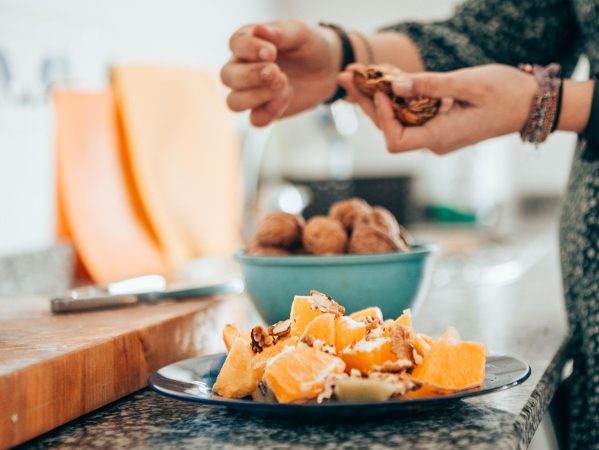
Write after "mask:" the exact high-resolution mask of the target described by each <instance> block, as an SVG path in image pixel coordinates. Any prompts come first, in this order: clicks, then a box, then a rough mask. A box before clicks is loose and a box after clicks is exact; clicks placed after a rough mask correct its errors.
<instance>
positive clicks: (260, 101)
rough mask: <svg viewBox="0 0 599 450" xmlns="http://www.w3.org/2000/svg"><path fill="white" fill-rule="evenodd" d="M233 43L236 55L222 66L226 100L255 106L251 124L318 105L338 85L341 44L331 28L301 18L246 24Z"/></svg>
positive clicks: (235, 107)
mask: <svg viewBox="0 0 599 450" xmlns="http://www.w3.org/2000/svg"><path fill="white" fill-rule="evenodd" d="M229 44H230V47H231V51H232V53H233V55H232V57H231V59H230V60H229V62H228V63H227V64H226V65H225V66H224V67H223V68H222V70H221V79H222V81H223V83H224V84H225V85H226V86H228V87H229V88H231V92H230V93H229V95H228V97H227V104H228V105H229V107H230V108H231V109H232V110H233V111H245V110H248V109H249V110H251V115H250V118H251V122H252V124H253V125H256V126H265V125H268V124H269V123H271V122H272V121H273V120H275V119H277V118H279V117H285V116H290V115H293V114H297V113H299V112H302V111H305V110H307V109H310V108H314V107H315V106H317V105H319V104H320V103H322V102H323V101H325V100H326V99H327V98H329V97H331V96H332V95H333V94H334V93H335V90H336V89H337V74H338V72H339V65H340V62H341V44H340V42H339V39H338V37H337V36H336V34H335V33H334V32H333V31H332V30H330V29H328V28H325V27H319V26H315V25H309V24H306V23H304V22H301V21H299V20H284V21H277V22H270V23H266V24H257V25H246V26H244V27H242V28H240V29H239V30H237V31H236V32H235V33H234V34H233V36H231V39H230V42H229Z"/></svg>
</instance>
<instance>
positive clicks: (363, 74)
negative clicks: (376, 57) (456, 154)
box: [354, 65, 441, 125]
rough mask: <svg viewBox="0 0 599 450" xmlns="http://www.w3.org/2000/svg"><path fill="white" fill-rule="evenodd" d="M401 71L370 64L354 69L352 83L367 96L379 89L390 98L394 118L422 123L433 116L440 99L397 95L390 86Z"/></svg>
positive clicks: (439, 104) (406, 123) (404, 121)
mask: <svg viewBox="0 0 599 450" xmlns="http://www.w3.org/2000/svg"><path fill="white" fill-rule="evenodd" d="M400 74H401V71H400V70H399V69H397V68H395V67H393V66H387V65H370V66H364V67H361V68H355V69H354V85H355V86H356V88H357V89H358V90H359V91H360V92H362V93H363V94H364V95H367V96H368V97H371V98H372V97H373V96H374V93H375V92H377V91H380V92H382V93H384V94H386V95H387V97H389V98H390V99H391V102H392V104H393V112H394V113H395V118H396V119H397V120H399V121H400V122H401V123H403V124H404V125H422V124H423V123H425V122H426V121H428V120H430V119H432V118H433V117H435V115H436V114H437V112H438V111H439V107H440V106H441V100H439V99H435V98H426V97H420V98H403V97H398V96H397V95H395V93H394V92H393V89H392V88H391V83H392V82H393V80H394V79H395V78H396V77H397V76H398V75H400Z"/></svg>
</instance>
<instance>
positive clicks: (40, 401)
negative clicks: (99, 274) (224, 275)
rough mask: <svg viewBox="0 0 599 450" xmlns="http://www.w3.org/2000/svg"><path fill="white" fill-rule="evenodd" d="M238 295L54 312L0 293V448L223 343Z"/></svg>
mask: <svg viewBox="0 0 599 450" xmlns="http://www.w3.org/2000/svg"><path fill="white" fill-rule="evenodd" d="M251 313H252V309H251V307H250V306H249V302H248V301H247V300H246V299H245V298H243V297H240V296H227V297H221V298H215V297H211V298H209V299H197V300H186V301H178V302H176V301H168V302H163V303H160V304H157V305H141V306H134V307H130V308H124V309H114V310H107V311H97V312H88V313H78V314H67V315H61V316H56V315H52V314H51V313H50V312H49V305H48V300H47V299H45V298H0V449H4V448H8V447H11V446H14V445H17V444H19V443H22V442H25V441H27V440H29V439H31V438H33V437H35V436H38V435H40V434H42V433H45V432H47V431H49V430H51V429H53V428H55V427H57V426H59V425H61V424H64V423H66V422H68V421H70V420H73V419H75V418H77V417H79V416H81V415H83V414H85V413H87V412H89V411H92V410H94V409H96V408H99V407H101V406H103V405H106V404H107V403H110V402H112V401H114V400H117V399H119V398H121V397H124V396H125V395H127V394H130V393H132V392H134V391H136V390H139V389H141V388H143V387H144V386H146V382H147V378H148V375H149V374H150V373H152V372H153V371H155V370H157V369H158V368H160V367H162V366H164V365H166V364H169V363H171V362H174V361H177V360H180V359H184V358H189V357H191V356H194V355H198V354H207V353H213V352H216V351H221V350H222V349H223V346H222V343H221V332H220V330H222V327H223V326H224V324H225V323H229V322H235V323H239V324H244V323H246V321H247V318H248V314H249V315H251Z"/></svg>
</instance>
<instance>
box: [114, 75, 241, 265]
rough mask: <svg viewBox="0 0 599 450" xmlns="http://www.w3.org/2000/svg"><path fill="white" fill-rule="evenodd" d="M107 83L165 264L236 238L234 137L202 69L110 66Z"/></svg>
mask: <svg viewBox="0 0 599 450" xmlns="http://www.w3.org/2000/svg"><path fill="white" fill-rule="evenodd" d="M113 86H114V89H115V93H116V98H117V102H118V106H119V112H120V117H121V120H122V123H123V129H124V132H125V138H126V144H127V149H128V154H129V158H130V162H131V167H132V171H133V176H134V179H135V184H136V186H137V189H138V191H139V193H140V198H141V200H142V202H143V205H144V208H145V210H146V211H147V214H148V217H149V220H150V223H151V224H152V228H153V229H154V230H155V232H156V236H157V239H158V242H159V244H160V246H161V248H162V250H163V252H164V255H165V257H166V259H167V261H168V263H169V265H170V266H171V267H178V266H180V265H181V264H183V263H184V262H186V261H187V260H189V259H190V258H192V257H195V256H200V255H215V254H227V253H230V252H232V251H234V250H235V249H236V248H237V247H238V245H239V244H240V241H241V239H240V236H241V188H240V185H241V183H240V167H239V156H240V155H239V144H238V141H237V138H236V135H235V132H234V130H233V128H232V124H231V123H230V120H229V113H228V111H227V109H226V107H225V102H224V99H223V97H222V96H221V95H220V94H219V92H218V91H217V88H216V85H215V83H214V80H213V79H212V77H211V76H209V75H208V74H205V73H202V72H197V71H193V70H185V69H178V68H168V67H117V68H115V69H114V70H113Z"/></svg>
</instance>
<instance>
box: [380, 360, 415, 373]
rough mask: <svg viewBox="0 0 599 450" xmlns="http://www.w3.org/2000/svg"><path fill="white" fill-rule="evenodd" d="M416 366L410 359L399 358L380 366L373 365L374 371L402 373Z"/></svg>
mask: <svg viewBox="0 0 599 450" xmlns="http://www.w3.org/2000/svg"><path fill="white" fill-rule="evenodd" d="M412 367H414V363H413V362H412V361H410V360H408V359H398V360H397V361H385V362H384V363H383V364H381V365H380V366H373V367H372V369H371V371H372V372H382V373H401V372H405V371H406V370H408V369H411V368H412Z"/></svg>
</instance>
